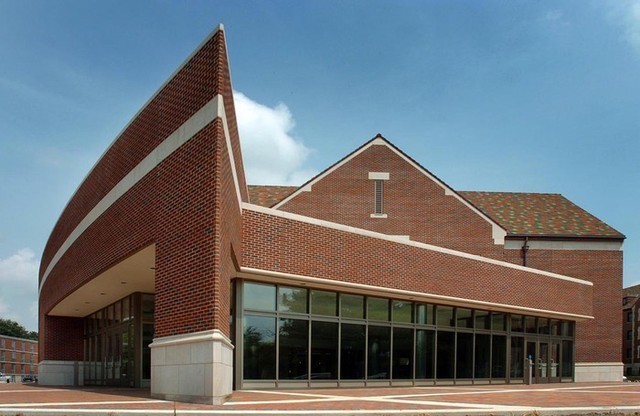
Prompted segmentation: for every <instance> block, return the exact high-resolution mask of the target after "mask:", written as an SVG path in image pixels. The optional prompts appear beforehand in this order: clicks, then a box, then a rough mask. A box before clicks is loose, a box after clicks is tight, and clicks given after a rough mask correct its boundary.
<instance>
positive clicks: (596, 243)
mask: <svg viewBox="0 0 640 416" xmlns="http://www.w3.org/2000/svg"><path fill="white" fill-rule="evenodd" d="M558 238H562V237H558ZM523 245H524V239H521V240H506V241H505V242H504V248H505V249H511V250H521V249H522V246H523ZM527 246H528V247H529V250H585V251H620V250H622V242H620V241H601V240H580V241H571V240H532V239H531V237H530V238H529V240H528V241H527Z"/></svg>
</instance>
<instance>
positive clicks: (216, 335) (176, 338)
mask: <svg viewBox="0 0 640 416" xmlns="http://www.w3.org/2000/svg"><path fill="white" fill-rule="evenodd" d="M203 341H219V342H222V343H224V344H226V345H227V346H229V347H230V348H233V343H232V342H231V340H230V339H229V338H228V337H227V336H226V335H225V334H223V333H222V331H220V330H219V329H212V330H209V331H201V332H192V333H190V334H180V335H170V336H168V337H161V338H155V339H154V340H153V342H152V343H151V344H149V347H168V346H170V345H179V344H191V343H194V342H203Z"/></svg>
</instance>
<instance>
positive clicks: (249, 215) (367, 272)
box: [242, 209, 593, 315]
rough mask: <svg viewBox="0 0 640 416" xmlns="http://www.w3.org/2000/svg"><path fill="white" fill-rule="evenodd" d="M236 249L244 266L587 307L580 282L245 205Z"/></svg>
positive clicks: (517, 303)
mask: <svg viewBox="0 0 640 416" xmlns="http://www.w3.org/2000/svg"><path fill="white" fill-rule="evenodd" d="M243 248H244V252H243V262H242V265H243V267H247V268H255V269H262V270H268V271H278V272H281V273H290V274H294V275H303V276H309V277H318V278H322V279H327V280H334V281H345V282H350V283H356V284H365V285H372V286H378V287H383V288H393V289H399V290H408V291H415V292H422V293H427V294H433V295H441V296H449V297H457V298H460V299H468V300H471V301H479V302H488V303H494V304H501V305H512V306H514V307H519V308H531V309H537V310H546V311H554V312H557V313H563V314H575V315H590V314H591V311H592V309H591V297H592V294H593V292H592V286H590V285H586V284H584V283H579V282H574V281H570V280H563V279H559V278H554V277H551V276H547V275H545V274H544V273H539V272H536V271H535V270H530V271H529V270H522V269H519V268H511V267H508V266H502V265H498V264H494V263H492V262H483V261H478V260H473V259H469V258H465V257H462V256H456V255H452V254H447V253H443V252H439V251H435V250H428V249H424V248H420V247H415V246H412V245H407V244H401V243H397V242H392V241H387V240H384V239H376V238H372V237H368V236H364V235H361V234H358V233H353V232H348V231H340V230H336V229H332V228H327V227H323V226H319V225H315V224H311V223H308V222H302V221H295V220H292V219H289V218H283V217H280V216H273V215H268V214H266V213H264V212H257V211H252V210H249V209H245V211H244V214H243ZM541 292H542V293H545V296H538V295H539V293H541ZM567 299H570V301H567Z"/></svg>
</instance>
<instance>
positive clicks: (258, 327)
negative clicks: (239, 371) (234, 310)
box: [242, 315, 276, 380]
mask: <svg viewBox="0 0 640 416" xmlns="http://www.w3.org/2000/svg"><path fill="white" fill-rule="evenodd" d="M242 331H243V338H244V343H243V353H244V357H243V358H244V359H243V364H244V368H243V375H244V378H245V379H247V380H271V379H275V378H276V318H272V317H268V316H252V315H247V316H245V317H244V320H243V329H242Z"/></svg>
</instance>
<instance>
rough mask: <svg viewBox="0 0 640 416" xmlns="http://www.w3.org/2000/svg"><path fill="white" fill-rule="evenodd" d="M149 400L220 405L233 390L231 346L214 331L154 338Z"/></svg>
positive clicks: (221, 335) (150, 346) (226, 339)
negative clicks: (158, 399) (152, 398)
mask: <svg viewBox="0 0 640 416" xmlns="http://www.w3.org/2000/svg"><path fill="white" fill-rule="evenodd" d="M149 348H151V397H154V398H161V399H163V400H174V401H186V402H195V403H206V404H221V403H223V402H224V401H225V400H226V399H227V398H228V397H229V396H230V395H231V392H232V390H233V345H232V344H231V341H230V340H229V338H227V337H226V336H225V335H224V334H223V333H222V332H220V331H219V330H217V329H214V330H210V331H203V332H196V333H191V334H182V335H174V336H168V337H162V338H156V339H154V340H153V342H152V343H151V344H150V345H149Z"/></svg>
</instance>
